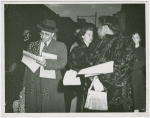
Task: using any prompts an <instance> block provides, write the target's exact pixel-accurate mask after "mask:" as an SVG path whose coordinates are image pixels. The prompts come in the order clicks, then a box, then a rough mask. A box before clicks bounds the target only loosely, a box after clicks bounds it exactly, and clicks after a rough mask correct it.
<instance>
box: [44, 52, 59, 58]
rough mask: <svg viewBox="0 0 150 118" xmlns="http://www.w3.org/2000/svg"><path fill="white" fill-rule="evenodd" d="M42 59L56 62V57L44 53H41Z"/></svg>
mask: <svg viewBox="0 0 150 118" xmlns="http://www.w3.org/2000/svg"><path fill="white" fill-rule="evenodd" d="M42 57H44V59H54V60H57V55H54V54H49V53H45V52H42Z"/></svg>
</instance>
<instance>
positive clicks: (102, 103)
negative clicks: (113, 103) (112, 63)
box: [85, 76, 108, 111]
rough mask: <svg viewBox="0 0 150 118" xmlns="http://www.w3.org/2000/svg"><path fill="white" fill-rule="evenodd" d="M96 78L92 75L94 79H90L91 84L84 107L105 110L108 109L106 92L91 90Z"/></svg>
mask: <svg viewBox="0 0 150 118" xmlns="http://www.w3.org/2000/svg"><path fill="white" fill-rule="evenodd" d="M96 79H98V78H97V76H95V77H94V80H93V81H92V83H91V86H90V88H89V90H88V95H87V99H86V102H85V108H87V109H91V110H100V111H107V110H108V104H107V92H102V91H94V90H91V89H92V87H93V86H94V83H95V81H96ZM100 85H102V84H100ZM102 86H103V85H102Z"/></svg>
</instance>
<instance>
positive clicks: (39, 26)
mask: <svg viewBox="0 0 150 118" xmlns="http://www.w3.org/2000/svg"><path fill="white" fill-rule="evenodd" d="M36 26H37V27H38V28H39V29H41V30H44V31H47V32H52V33H55V32H58V31H59V30H58V29H57V28H55V29H54V30H52V29H47V28H45V27H42V25H41V24H37V25H36Z"/></svg>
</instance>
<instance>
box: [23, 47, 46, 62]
mask: <svg viewBox="0 0 150 118" xmlns="http://www.w3.org/2000/svg"><path fill="white" fill-rule="evenodd" d="M23 55H24V56H27V57H30V58H31V59H34V60H36V61H42V60H43V57H41V56H36V55H34V54H32V53H30V52H27V51H25V50H23Z"/></svg>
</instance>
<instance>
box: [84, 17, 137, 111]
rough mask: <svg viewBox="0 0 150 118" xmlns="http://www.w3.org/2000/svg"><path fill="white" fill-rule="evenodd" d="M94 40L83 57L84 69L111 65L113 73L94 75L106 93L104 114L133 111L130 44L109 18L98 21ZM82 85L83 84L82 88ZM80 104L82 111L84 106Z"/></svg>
mask: <svg viewBox="0 0 150 118" xmlns="http://www.w3.org/2000/svg"><path fill="white" fill-rule="evenodd" d="M98 36H99V40H97V41H96V42H95V43H93V45H91V47H90V49H89V54H88V55H87V56H86V57H85V59H86V60H84V63H85V62H87V63H86V65H85V66H86V67H89V66H94V65H98V64H102V63H106V62H109V61H114V66H113V67H114V69H113V70H114V72H113V73H108V74H100V75H98V78H99V80H100V81H101V83H102V84H103V86H104V87H105V91H107V101H108V112H131V111H133V98H132V85H131V83H132V82H131V72H132V71H131V70H132V68H133V48H134V47H133V41H132V40H131V38H130V37H129V36H128V35H126V34H125V33H123V32H122V31H121V29H120V25H119V21H118V20H117V18H115V17H113V16H101V17H99V25H98ZM85 85H86V84H85ZM88 88H89V86H85V88H84V90H85V92H84V96H85V97H83V98H86V96H87V93H88ZM85 100H86V99H84V102H83V107H84V104H85Z"/></svg>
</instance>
